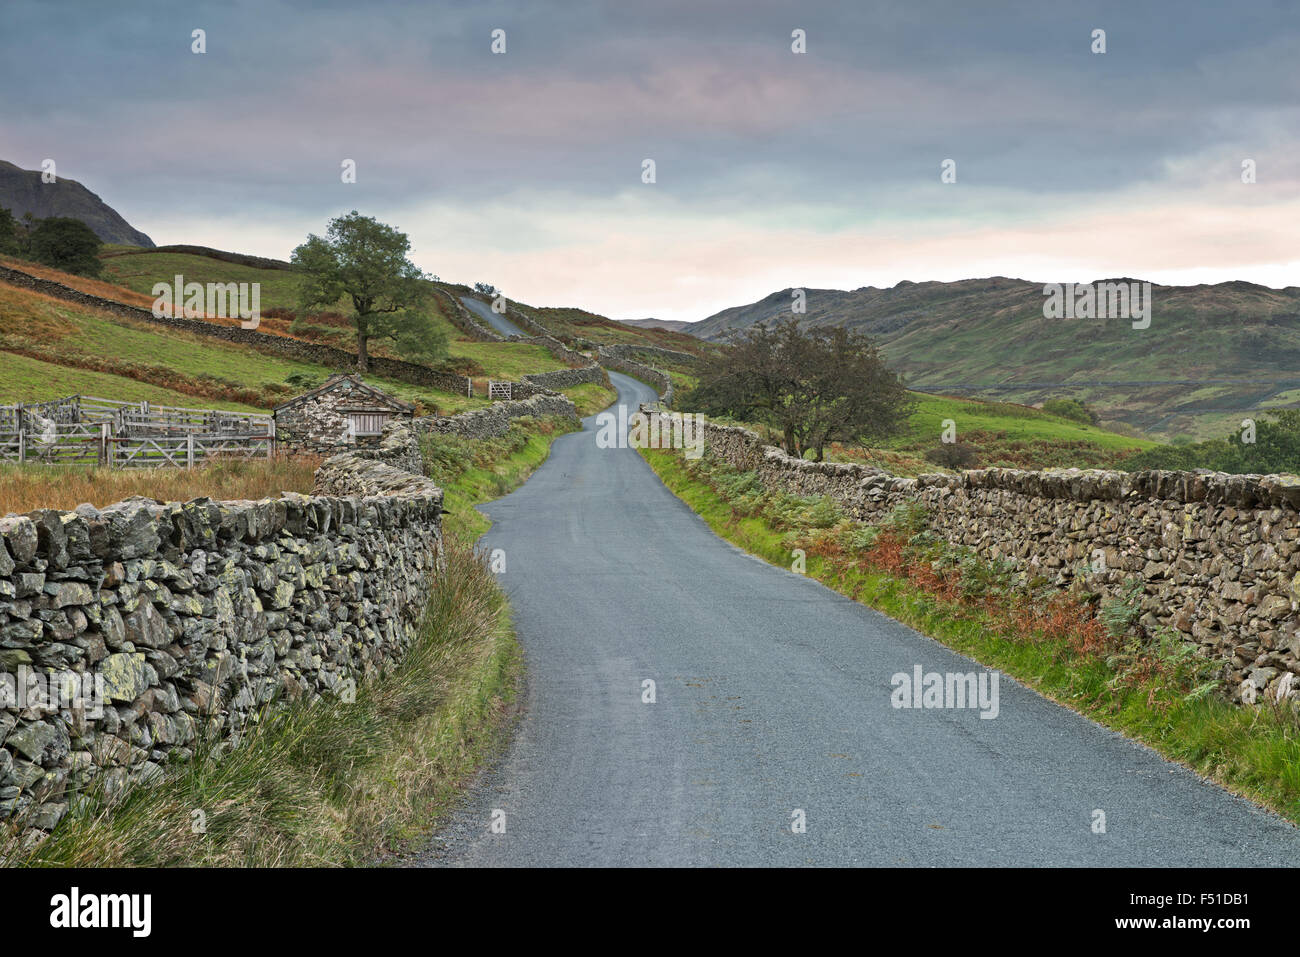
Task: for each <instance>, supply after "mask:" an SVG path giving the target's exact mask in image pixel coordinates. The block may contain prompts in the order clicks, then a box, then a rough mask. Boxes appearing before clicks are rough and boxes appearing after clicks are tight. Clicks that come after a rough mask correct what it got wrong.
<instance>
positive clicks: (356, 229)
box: [293, 209, 447, 372]
mask: <svg viewBox="0 0 1300 957" xmlns="http://www.w3.org/2000/svg"><path fill="white" fill-rule="evenodd" d="M410 248H411V241H410V240H409V239H408V238H407V237H406V234H405V233H402V232H399V231H398V230H396V229H394V228H393V227H392V226H388V225H386V224H384V223H381V222H379V221H378V220H376V219H374V218H373V217H370V216H362V215H361V214H360V213H358V212H357V211H356V210H355V209H354V210H353V211H352V212H350V213H348V214H347V215H346V216H337V217H335V218H334V219H332V220H330V222H329V227H328V229H327V232H326V235H325V237H320V236H316V235H314V234H313V235H308V237H307V241H306V242H305V243H303V244H302V245H301V246H299V247H298V248H297V249H295V250H294V251H293V264H294V265H295V266H297V267H298V269H300V270H301V271H302V274H303V286H302V290H301V294H300V303H301V308H302V309H303V310H304V311H305V310H307V309H311V308H312V307H315V306H332V305H334V303H336V302H338V300H339V299H340V298H341V297H344V296H346V297H347V298H348V299H350V300H351V302H352V310H353V313H352V316H351V317H350V318H351V320H352V323H353V325H354V326H356V330H357V369H358V370H359V371H361V372H366V371H368V370H369V368H370V351H369V347H370V340H371V339H388V340H390V341H391V342H392V343H393V344H394V346H395V348H396V349H397V351H398V353H399V354H400V355H402V356H404V357H405V358H408V359H416V360H425V361H432V360H436V359H439V358H441V357H442V356H444V355H445V354H446V352H447V336H446V333H445V332H443V331H442V330H440V329H439V328H438V327H437V326H436V325H435V324H434V322H433V317H432V315H431V313H430V312H429V310H428V308H427V307H428V296H429V291H428V287H427V286H426V285H425V283H424V279H425V276H424V273H423V272H422V271H421V270H420V268H419V267H418V266H416V265H415V264H414V263H413V262H411V261H410V260H409V259H407V258H406V254H407V253H408V252H409V251H410Z"/></svg>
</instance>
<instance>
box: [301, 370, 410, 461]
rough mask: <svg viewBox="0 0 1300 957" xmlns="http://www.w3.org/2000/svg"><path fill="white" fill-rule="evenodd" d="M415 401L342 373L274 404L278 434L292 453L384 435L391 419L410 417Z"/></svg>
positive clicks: (324, 449) (362, 442) (329, 449)
mask: <svg viewBox="0 0 1300 957" xmlns="http://www.w3.org/2000/svg"><path fill="white" fill-rule="evenodd" d="M414 414H415V406H413V405H409V404H408V403H406V402H403V401H401V400H400V399H395V398H393V396H391V395H389V394H388V393H387V392H384V391H383V390H382V389H376V388H375V387H374V386H372V385H367V384H366V383H365V382H363V381H362V379H361V376H359V375H355V374H345V373H339V374H337V375H332V376H330V377H329V378H328V379H326V380H325V382H324V383H323V384H322V385H319V386H317V387H316V388H314V389H312V390H311V391H310V392H304V393H303V394H302V395H300V396H297V397H296V398H293V399H290V400H289V401H288V402H285V403H284V404H283V405H278V406H276V408H275V435H276V441H277V443H278V445H279V446H280V448H282V449H286V450H288V451H291V452H335V451H338V450H339V449H342V448H347V447H349V446H354V445H369V444H372V443H374V442H376V441H378V439H379V434H380V433H381V432H383V431H384V426H385V425H386V424H387V423H388V421H389V420H390V419H394V418H397V419H409V418H411V417H412V416H413V415H414Z"/></svg>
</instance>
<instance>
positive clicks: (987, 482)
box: [705, 425, 1300, 699]
mask: <svg viewBox="0 0 1300 957" xmlns="http://www.w3.org/2000/svg"><path fill="white" fill-rule="evenodd" d="M705 454H706V455H711V456H716V457H718V458H721V459H723V460H725V461H726V462H728V463H730V464H731V465H733V466H734V467H736V468H740V469H746V470H755V471H757V472H758V474H759V475H760V476H761V478H762V480H763V483H764V485H765V486H766V487H768V488H772V489H779V490H781V491H785V492H788V493H790V494H794V495H803V496H821V495H826V496H829V497H830V498H831V499H832V500H834V501H835V502H837V503H838V504H839V505H841V506H842V507H843V508H844V509H845V510H846V511H847V512H848V513H849V514H850V515H852V516H853V517H854V518H855V519H858V520H859V521H862V522H867V523H877V522H879V521H881V520H882V519H884V518H885V517H886V516H888V515H889V514H890V513H891V512H892V511H893V510H894V509H895V508H897V507H898V506H900V505H906V504H910V503H916V502H919V503H921V504H923V505H924V506H925V508H926V514H927V516H928V521H929V524H930V528H931V529H932V530H933V531H934V532H936V533H938V534H939V535H941V536H943V537H944V538H946V539H947V540H948V541H950V542H952V543H954V544H958V545H963V546H966V547H968V548H970V549H972V550H974V551H975V552H976V553H977V554H979V555H980V556H982V557H984V558H986V559H991V560H1005V561H1010V562H1013V563H1014V564H1015V565H1016V566H1018V567H1019V568H1021V569H1023V570H1035V569H1036V570H1038V571H1039V572H1041V573H1042V574H1044V575H1047V576H1049V577H1051V578H1053V579H1054V580H1055V581H1057V582H1058V583H1059V584H1060V585H1062V586H1066V585H1069V584H1070V583H1071V582H1073V581H1074V580H1075V579H1081V580H1082V581H1083V582H1085V583H1086V584H1087V586H1088V587H1089V588H1090V589H1091V590H1095V591H1099V592H1101V593H1103V594H1106V595H1109V596H1114V595H1116V594H1118V593H1120V592H1121V590H1122V589H1123V588H1124V587H1125V585H1126V583H1128V582H1130V581H1133V580H1136V581H1139V582H1141V583H1142V588H1143V592H1142V600H1141V601H1142V618H1141V622H1142V624H1143V625H1144V626H1145V627H1146V628H1147V629H1148V630H1150V631H1154V630H1156V629H1160V628H1168V629H1173V630H1174V631H1175V632H1176V633H1178V634H1179V635H1181V636H1182V638H1183V639H1184V640H1186V641H1189V642H1194V643H1195V644H1196V646H1197V648H1198V650H1199V652H1200V653H1201V654H1202V655H1204V656H1205V657H1207V658H1209V659H1211V660H1215V661H1222V662H1223V663H1224V673H1223V677H1224V679H1225V681H1226V683H1227V685H1228V687H1229V688H1230V690H1231V693H1232V694H1233V695H1234V696H1235V697H1237V698H1238V699H1240V698H1241V697H1242V695H1243V693H1244V694H1245V695H1246V696H1248V697H1255V696H1258V697H1263V696H1265V695H1268V696H1272V697H1274V698H1280V699H1286V698H1292V699H1295V698H1297V696H1300V680H1298V679H1296V678H1295V675H1296V674H1297V673H1300V633H1298V632H1300V612H1298V611H1297V609H1298V608H1300V478H1297V477H1295V476H1292V475H1265V476H1260V475H1228V474H1224V473H1212V472H1168V471H1145V472H1114V471H1102V470H1079V469H1069V470H1051V471H1044V472H1032V471H1021V470H1016V469H982V470H975V471H966V472H962V473H960V474H953V475H949V474H934V475H922V476H920V477H918V478H914V479H912V478H900V477H898V476H895V475H891V474H889V473H888V472H884V471H881V470H879V469H873V468H869V467H866V466H861V465H850V464H839V463H814V462H806V461H800V460H797V459H794V458H792V457H790V456H788V455H786V454H785V453H784V452H783V451H782V450H780V449H777V448H774V447H771V446H767V445H765V444H764V443H763V442H762V441H761V439H760V438H759V437H758V436H757V435H755V434H754V433H752V432H748V431H746V430H744V429H738V428H730V427H725V426H716V425H708V426H706V431H705Z"/></svg>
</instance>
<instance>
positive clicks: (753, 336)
mask: <svg viewBox="0 0 1300 957" xmlns="http://www.w3.org/2000/svg"><path fill="white" fill-rule="evenodd" d="M684 401H685V402H686V403H688V404H689V405H690V406H692V407H694V408H696V409H699V410H700V411H703V412H707V413H710V414H712V415H729V416H733V417H735V418H739V419H748V420H751V421H758V422H762V423H763V424H765V425H767V426H769V427H770V428H773V429H775V430H777V431H779V432H780V433H781V444H782V446H783V447H784V448H785V450H786V451H787V452H788V453H789V454H791V455H796V456H799V457H800V458H803V457H804V456H805V454H810V455H811V456H812V458H813V460H814V461H821V460H822V458H823V456H824V455H825V451H826V446H827V445H828V444H830V443H831V442H857V443H861V444H867V443H869V442H870V441H871V440H873V439H881V438H885V437H886V436H889V435H892V434H894V433H896V432H898V431H900V430H901V429H902V427H903V425H904V423H905V422H906V421H907V417H908V415H910V414H911V411H912V407H913V406H912V402H911V400H910V399H909V398H908V395H907V390H906V389H905V388H904V387H903V383H902V381H901V380H900V379H899V378H898V376H897V375H895V374H894V373H893V372H891V371H890V370H889V368H888V367H887V366H886V365H885V361H884V359H883V358H882V357H881V355H880V352H879V350H878V349H877V348H876V346H875V344H874V343H873V342H872V341H871V340H870V339H869V338H867V337H866V336H864V335H861V334H860V333H856V332H851V331H849V330H848V329H845V328H843V327H840V326H834V327H829V328H819V329H809V330H805V329H804V328H803V327H802V326H801V325H800V324H799V322H798V321H795V320H791V321H787V322H784V323H779V324H777V325H776V326H774V327H771V328H769V327H768V326H766V325H758V326H753V327H750V328H749V329H748V330H746V331H744V332H742V333H740V334H739V335H737V336H735V337H734V338H733V340H732V346H731V348H730V349H728V350H726V351H725V352H724V353H723V354H722V355H720V356H718V357H716V358H714V359H711V360H709V361H708V363H707V364H706V365H705V366H704V368H703V369H702V370H701V374H700V380H699V385H698V387H697V388H696V389H695V390H693V391H692V392H691V393H690V395H689V396H687V397H686V398H685V400H684Z"/></svg>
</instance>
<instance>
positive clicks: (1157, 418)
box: [690, 276, 1300, 438]
mask: <svg viewBox="0 0 1300 957" xmlns="http://www.w3.org/2000/svg"><path fill="white" fill-rule="evenodd" d="M1132 281H1134V280H1098V281H1097V282H1099V283H1101V282H1132ZM806 292H807V311H806V313H805V314H804V315H803V317H802V318H803V319H804V320H806V321H807V322H808V323H809V324H811V325H814V326H822V325H845V326H848V327H850V328H852V329H855V330H857V331H859V332H863V333H866V334H867V335H870V336H872V337H873V338H874V339H876V341H877V342H878V343H879V344H880V346H881V349H882V350H883V352H884V353H885V355H886V357H887V358H888V359H889V362H890V364H891V365H892V366H893V367H894V368H895V369H897V370H898V371H900V372H901V373H903V374H904V375H905V377H906V380H907V383H908V385H909V386H911V387H913V388H916V389H920V390H923V391H927V392H936V393H945V394H957V395H975V396H981V397H985V398H997V399H1004V400H1008V401H1014V402H1021V403H1028V404H1032V403H1036V402H1041V401H1043V400H1045V399H1050V398H1057V397H1068V398H1077V399H1079V400H1081V401H1084V402H1086V403H1088V404H1089V405H1090V406H1092V407H1093V408H1094V409H1095V410H1097V411H1098V412H1099V413H1100V415H1101V417H1102V421H1103V422H1104V423H1105V424H1106V425H1108V426H1109V427H1125V426H1126V427H1128V428H1129V429H1131V430H1135V431H1138V432H1142V433H1146V434H1148V435H1152V436H1159V437H1164V438H1169V437H1173V436H1176V435H1190V436H1193V437H1195V438H1202V437H1208V436H1221V435H1224V434H1226V433H1227V432H1228V431H1230V430H1232V429H1235V428H1237V427H1239V425H1240V422H1241V420H1242V418H1244V417H1248V416H1249V415H1253V414H1256V413H1258V412H1259V411H1260V410H1262V409H1263V408H1265V407H1268V406H1278V405H1295V404H1297V402H1300V288H1298V287H1295V286H1290V287H1287V288H1285V289H1271V288H1269V287H1267V286H1258V285H1255V284H1253V283H1248V282H1225V283H1218V284H1216V285H1199V286H1162V285H1156V284H1153V285H1152V287H1151V305H1152V308H1151V316H1150V326H1149V327H1148V328H1146V329H1135V328H1133V325H1132V323H1131V322H1130V321H1128V320H1125V319H1047V318H1044V315H1043V311H1044V309H1043V307H1044V294H1043V284H1042V283H1035V282H1027V281H1025V280H1020V279H1007V278H1005V277H1001V276H997V277H992V278H988V279H967V280H963V281H961V282H946V283H945V282H922V283H915V282H900V283H899V284H898V285H896V286H893V287H891V288H888V289H878V288H876V287H874V286H867V287H864V288H861V289H854V290H851V291H849V290H839V289H808V290H806ZM791 301H792V292H791V290H789V289H784V290H781V291H779V292H774V293H772V294H771V295H770V296H767V297H766V298H764V299H761V300H759V301H758V302H755V303H750V304H749V305H745V306H735V307H732V308H730V309H724V310H723V311H722V312H719V313H716V314H714V315H712V316H710V317H708V318H707V319H704V320H703V321H701V322H699V323H696V324H694V325H693V326H692V327H691V330H690V331H691V332H692V333H694V334H695V335H698V336H701V337H703V338H706V339H720V338H722V337H724V336H725V335H726V334H727V332H728V331H729V330H731V329H742V328H745V327H747V326H749V325H752V324H753V323H755V322H761V321H765V320H776V319H782V318H787V317H789V316H790V315H791ZM960 428H961V424H960V423H958V429H959V430H960Z"/></svg>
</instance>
